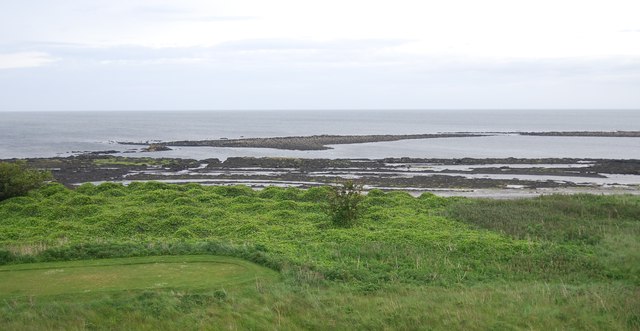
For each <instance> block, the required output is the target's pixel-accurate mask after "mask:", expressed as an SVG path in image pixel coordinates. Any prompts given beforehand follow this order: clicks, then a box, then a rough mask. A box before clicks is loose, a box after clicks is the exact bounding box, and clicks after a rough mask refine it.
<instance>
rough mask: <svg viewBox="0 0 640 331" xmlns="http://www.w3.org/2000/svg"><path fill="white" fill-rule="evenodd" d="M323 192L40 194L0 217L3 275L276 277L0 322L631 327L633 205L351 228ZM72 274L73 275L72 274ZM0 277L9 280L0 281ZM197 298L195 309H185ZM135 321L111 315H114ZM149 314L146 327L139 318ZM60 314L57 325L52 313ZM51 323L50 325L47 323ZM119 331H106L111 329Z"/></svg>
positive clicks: (436, 205) (16, 307)
mask: <svg viewBox="0 0 640 331" xmlns="http://www.w3.org/2000/svg"><path fill="white" fill-rule="evenodd" d="M326 193H327V192H326V188H313V189H309V190H306V191H303V190H298V189H291V188H289V189H282V188H268V189H265V190H262V191H253V190H251V189H249V188H246V187H240V186H237V187H203V186H199V185H193V184H189V185H181V186H178V185H166V184H160V183H134V184H132V185H130V186H128V187H124V186H121V185H115V184H103V185H100V186H92V185H83V186H82V187H80V188H78V189H77V190H74V191H71V190H68V189H65V188H64V187H62V186H59V185H51V186H48V187H45V188H42V189H40V190H38V191H35V192H32V193H31V194H30V195H29V196H28V197H20V198H13V199H9V200H7V201H4V202H2V203H0V229H2V231H0V261H2V263H5V264H7V265H8V266H6V267H15V266H17V265H19V263H24V262H45V261H65V260H77V261H87V260H89V259H95V258H113V257H135V256H159V255H184V254H189V255H217V256H223V255H224V256H233V257H240V258H243V259H245V260H249V261H253V262H255V263H258V264H261V265H263V266H266V267H269V268H271V269H274V270H276V271H278V272H279V273H280V277H281V278H280V280H279V281H276V282H273V283H265V284H250V285H246V286H239V287H235V288H233V289H229V290H228V291H227V293H226V294H225V295H226V296H225V299H224V300H217V299H215V294H214V293H213V292H212V291H213V290H215V288H196V287H193V288H186V289H185V288H182V289H176V288H161V289H153V290H149V289H146V290H141V289H137V290H135V289H131V290H127V291H120V292H118V293H110V294H95V295H85V296H84V297H83V298H82V300H71V299H69V298H66V297H65V295H58V296H46V297H38V296H35V297H15V298H12V299H11V300H12V301H11V303H10V304H7V305H5V306H3V308H2V314H0V315H2V316H3V317H0V324H5V325H9V326H10V328H17V329H19V328H20V325H31V326H34V327H36V328H48V327H47V326H51V327H53V328H56V327H61V326H63V325H73V327H72V328H78V329H82V328H90V326H92V325H93V326H104V327H109V325H111V326H112V327H119V326H122V325H129V326H135V327H136V328H149V329H154V328H156V327H159V328H161V329H171V328H174V329H175V328H184V327H185V326H188V327H187V328H197V327H199V326H202V327H204V326H206V327H210V328H212V329H221V328H232V329H233V328H243V329H246V328H257V329H271V328H277V327H278V326H279V327H280V328H285V329H297V328H309V329H326V328H328V327H331V328H337V329H348V328H351V326H353V325H355V326H358V327H359V328H367V329H388V328H397V329H431V328H436V329H438V328H440V329H447V328H462V327H464V328H471V329H491V328H494V329H505V328H506V329H509V328H516V329H517V328H533V329H542V328H562V329H566V328H573V329H603V328H606V329H638V328H640V313H638V312H639V311H640V299H639V298H640V290H639V285H640V278H639V276H638V275H639V274H640V254H639V253H638V252H640V247H639V245H640V244H638V243H639V242H640V240H638V239H640V197H633V196H607V197H604V196H588V195H578V196H549V197H541V198H536V199H530V200H513V201H491V200H471V199H461V198H441V197H437V196H434V195H430V194H425V195H423V196H421V197H419V198H413V197H411V196H410V195H408V194H406V193H402V192H393V193H387V194H385V193H383V192H380V191H372V192H370V193H369V195H368V196H367V197H366V198H365V200H364V205H365V209H364V213H363V215H362V217H361V219H360V221H359V223H358V224H357V225H356V226H354V227H351V228H335V227H333V226H332V224H331V221H330V217H329V216H328V215H327V214H326V212H325V210H326ZM78 263H83V262H78ZM6 267H4V268H6ZM192 296H195V297H198V298H200V299H198V300H196V301H197V302H196V303H189V304H188V305H189V307H190V308H189V309H188V310H187V311H185V310H184V309H182V308H180V307H183V306H184V305H185V303H184V302H183V301H184V300H191V299H185V298H191V297H192ZM121 305H124V306H127V307H131V309H128V310H127V311H121V310H119V309H117V308H115V307H117V306H121ZM149 305H151V306H154V305H155V306H154V307H156V308H155V309H157V310H158V312H157V313H149V311H148V309H147V306H149ZM60 311H62V313H60ZM53 312H57V313H55V314H54V313H53ZM113 320H119V321H126V322H125V323H130V324H122V325H115V324H113V323H111V322H110V321H113Z"/></svg>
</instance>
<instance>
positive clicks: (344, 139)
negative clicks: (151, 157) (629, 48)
mask: <svg viewBox="0 0 640 331" xmlns="http://www.w3.org/2000/svg"><path fill="white" fill-rule="evenodd" d="M505 134H510V135H522V136H552V137H619V138H638V137H640V131H551V132H451V133H430V134H402V135H391V134H388V135H313V136H292V137H269V138H239V139H227V138H221V139H211V140H179V141H145V142H131V141H119V142H118V143H119V144H121V145H148V147H147V148H144V149H143V151H145V152H154V151H165V150H170V147H169V146H182V147H239V148H274V149H282V150H298V151H313V150H327V149H331V146H330V145H342V144H362V143H374V142H385V141H398V140H409V139H437V138H471V137H487V136H495V135H505Z"/></svg>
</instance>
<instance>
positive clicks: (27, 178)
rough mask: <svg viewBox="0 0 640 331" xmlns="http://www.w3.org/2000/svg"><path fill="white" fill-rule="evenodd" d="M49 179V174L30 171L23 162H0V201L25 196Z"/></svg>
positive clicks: (40, 171) (35, 170) (50, 177)
mask: <svg viewBox="0 0 640 331" xmlns="http://www.w3.org/2000/svg"><path fill="white" fill-rule="evenodd" d="M51 179H52V176H51V173H49V172H48V171H42V170H37V169H30V168H28V167H27V164H26V162H24V161H18V162H0V201H2V200H5V199H9V198H12V197H17V196H21V195H25V194H27V192H29V191H30V190H32V189H35V188H38V187H41V186H43V185H44V184H45V183H46V182H47V181H49V180H51Z"/></svg>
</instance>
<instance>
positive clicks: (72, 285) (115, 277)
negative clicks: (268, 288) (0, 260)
mask: <svg viewBox="0 0 640 331" xmlns="http://www.w3.org/2000/svg"><path fill="white" fill-rule="evenodd" d="M275 277H277V273H276V272H274V271H273V270H270V269H267V268H264V267H260V266H257V265H255V264H253V263H249V262H246V261H243V260H240V259H237V258H230V257H219V256H197V255H196V256H158V257H135V258H120V259H101V260H90V261H72V262H47V263H29V264H18V265H11V266H4V267H0V299H1V298H7V297H16V296H42V295H58V294H74V293H90V292H103V291H124V290H149V289H164V288H172V289H189V290H194V289H212V288H221V287H224V286H234V285H237V284H243V283H247V282H249V283H250V282H255V281H270V280H273V279H274V278H275Z"/></svg>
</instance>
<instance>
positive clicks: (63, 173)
mask: <svg viewBox="0 0 640 331" xmlns="http://www.w3.org/2000/svg"><path fill="white" fill-rule="evenodd" d="M27 162H28V164H29V165H31V166H33V167H36V168H40V169H48V170H50V171H51V172H52V173H53V175H54V177H55V178H56V180H57V181H58V182H60V183H62V184H64V185H66V186H68V187H76V186H77V185H80V184H82V183H87V182H91V183H100V182H105V181H109V182H120V183H125V184H126V183H130V182H133V181H150V180H153V181H163V182H168V183H200V184H203V185H233V184H243V185H249V186H252V187H254V188H261V187H265V186H270V185H276V186H295V187H301V188H308V187H312V186H318V185H332V184H335V183H338V182H342V181H345V180H354V181H356V182H358V183H360V184H363V185H365V187H367V188H369V189H372V188H379V189H383V190H403V191H407V192H433V193H436V194H443V195H447V194H448V195H468V196H477V195H478V194H479V193H478V192H481V191H487V190H488V192H493V193H491V194H493V195H495V196H504V195H505V194H506V195H512V196H519V195H518V194H524V193H525V192H528V193H527V194H528V195H531V194H535V192H538V191H540V192H561V191H562V190H566V191H567V192H570V191H572V190H573V191H575V190H576V189H577V190H583V191H584V190H588V191H589V192H590V193H606V192H608V191H611V190H615V191H616V192H623V193H631V194H640V160H604V159H568V158H558V159H517V158H505V159H473V158H462V159H416V158H386V159H377V160H370V159H337V160H334V159H299V158H253V157H233V158H228V159H226V160H225V161H224V162H223V161H220V160H218V159H206V160H188V159H168V158H165V159H157V158H139V157H131V158H130V157H114V156H109V155H96V154H85V155H79V156H72V157H64V158H63V157H57V158H36V159H27ZM559 190H560V191H559ZM532 192H534V193H532ZM540 194H543V193H540ZM523 196H524V195H523Z"/></svg>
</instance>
